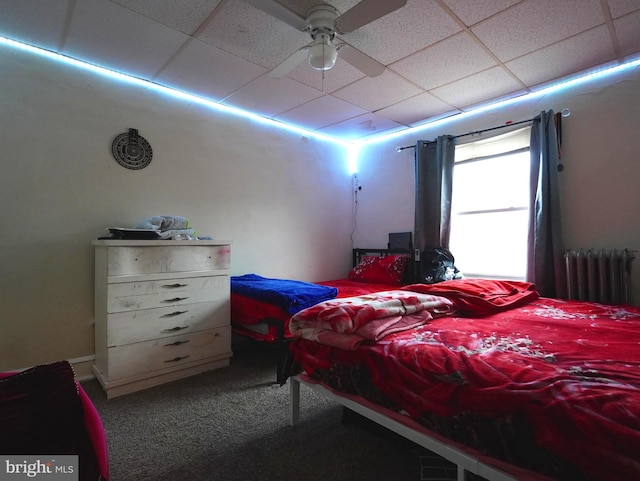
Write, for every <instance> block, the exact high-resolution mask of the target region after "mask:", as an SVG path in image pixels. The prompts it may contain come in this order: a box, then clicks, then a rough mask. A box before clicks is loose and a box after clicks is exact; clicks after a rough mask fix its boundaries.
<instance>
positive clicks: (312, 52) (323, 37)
mask: <svg viewBox="0 0 640 481" xmlns="http://www.w3.org/2000/svg"><path fill="white" fill-rule="evenodd" d="M339 15H340V12H338V10H336V9H335V8H333V7H332V6H331V5H318V6H316V7H313V8H312V9H310V10H309V13H308V14H307V23H308V24H309V26H310V27H309V29H310V32H309V33H310V34H311V38H312V39H313V45H312V46H311V47H309V65H311V67H313V68H314V69H316V70H329V69H331V68H332V67H333V66H334V65H335V63H336V60H337V58H338V49H337V48H336V46H335V45H334V44H333V39H334V38H335V36H336V31H335V23H336V18H338V16H339Z"/></svg>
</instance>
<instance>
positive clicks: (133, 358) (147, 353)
mask: <svg viewBox="0 0 640 481" xmlns="http://www.w3.org/2000/svg"><path fill="white" fill-rule="evenodd" d="M230 340H231V328H230V327H229V326H226V327H220V328H216V329H209V330H207V331H199V332H195V333H192V334H185V335H177V336H171V337H168V338H164V339H156V340H153V341H145V342H138V343H135V344H127V345H124V346H117V347H111V348H109V361H108V373H107V375H108V376H109V378H110V379H121V378H126V377H131V376H136V375H139V374H145V373H151V372H154V371H162V370H165V369H172V368H175V367H179V366H180V365H182V364H187V363H189V362H192V361H197V360H199V359H205V358H208V357H215V356H223V355H225V354H227V353H229V346H230Z"/></svg>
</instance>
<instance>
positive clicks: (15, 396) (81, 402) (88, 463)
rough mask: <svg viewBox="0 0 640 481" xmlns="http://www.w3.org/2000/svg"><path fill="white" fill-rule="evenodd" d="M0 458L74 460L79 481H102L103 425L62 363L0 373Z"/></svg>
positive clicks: (105, 473) (105, 456)
mask: <svg viewBox="0 0 640 481" xmlns="http://www.w3.org/2000/svg"><path fill="white" fill-rule="evenodd" d="M0 427H1V428H0V454H2V455H42V456H50V455H74V454H75V455H78V461H79V466H78V472H79V479H80V481H85V480H87V481H96V480H98V481H107V480H108V479H109V462H108V452H107V443H106V438H105V433H104V429H103V425H102V421H101V419H100V416H99V415H98V412H97V411H96V409H95V407H94V405H93V403H92V402H91V400H90V399H89V396H88V395H87V393H86V392H85V391H84V389H82V386H81V385H80V383H78V382H77V380H76V378H75V373H74V372H73V368H72V367H71V365H70V364H69V363H68V362H67V361H59V362H54V363H51V364H43V365H39V366H35V367H33V368H31V369H27V370H25V371H22V372H17V373H16V372H11V373H0Z"/></svg>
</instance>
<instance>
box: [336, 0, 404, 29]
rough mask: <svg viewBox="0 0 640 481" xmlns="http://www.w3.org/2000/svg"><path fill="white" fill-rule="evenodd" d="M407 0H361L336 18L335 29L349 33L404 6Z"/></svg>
mask: <svg viewBox="0 0 640 481" xmlns="http://www.w3.org/2000/svg"><path fill="white" fill-rule="evenodd" d="M406 4H407V0H362V1H361V2H360V3H358V4H357V5H356V6H355V7H353V8H350V9H349V10H347V11H346V12H344V13H343V14H342V15H340V16H339V17H338V18H337V19H336V24H337V25H336V30H337V31H338V32H339V33H349V32H353V31H354V30H357V29H359V28H360V27H362V26H364V25H366V24H368V23H371V22H373V21H374V20H377V19H379V18H380V17H384V16H385V15H387V14H389V13H391V12H393V11H394V10H397V9H399V8H400V7H404V6H405V5H406Z"/></svg>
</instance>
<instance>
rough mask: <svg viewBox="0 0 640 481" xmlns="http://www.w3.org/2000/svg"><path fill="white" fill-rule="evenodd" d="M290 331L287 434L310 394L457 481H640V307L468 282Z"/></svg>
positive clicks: (384, 296)
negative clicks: (390, 436)
mask: <svg viewBox="0 0 640 481" xmlns="http://www.w3.org/2000/svg"><path fill="white" fill-rule="evenodd" d="M398 306H400V307H398ZM402 308H404V309H405V311H406V312H407V313H408V315H409V316H410V317H411V318H412V319H411V321H410V322H409V321H407V320H406V319H404V320H403V317H405V316H404V315H403V314H402ZM372 322H373V325H370V323H372ZM403 326H406V329H405V328H403ZM394 327H398V329H395V330H394V329H393V328H394ZM385 329H386V331H385ZM290 330H291V332H292V334H293V336H294V338H295V339H294V340H293V341H292V342H291V344H290V361H291V362H290V363H289V366H288V368H287V372H286V375H287V376H291V378H290V384H291V395H292V398H291V406H292V412H291V422H292V424H297V423H298V422H299V416H300V413H299V409H300V405H299V398H298V396H299V390H300V384H305V385H308V386H309V387H311V388H312V389H314V390H317V391H320V392H323V393H324V394H326V395H328V396H330V397H332V398H334V399H335V400H337V401H338V402H340V403H342V404H343V405H344V406H346V407H348V408H349V409H352V410H354V411H356V412H358V413H360V414H362V415H364V416H366V417H368V418H370V419H372V420H374V421H375V422H377V423H379V424H382V425H384V426H386V427H388V428H390V429H392V430H393V431H396V432H398V433H400V434H402V435H404V436H405V437H407V438H409V439H411V440H412V441H415V442H417V443H419V444H420V445H422V446H424V447H426V448H427V449H429V450H431V451H433V452H435V453H437V454H439V455H441V456H443V457H445V458H446V459H448V460H450V461H452V462H454V463H456V464H457V466H458V468H457V469H458V479H459V480H461V481H462V480H464V479H467V478H466V477H465V474H466V473H469V472H470V473H474V474H476V475H479V476H482V477H483V478H484V479H489V480H496V481H499V480H500V481H501V480H538V481H540V480H549V479H556V480H562V481H574V480H576V481H577V480H605V481H608V480H611V481H613V480H621V479H640V307H634V306H630V305H604V304H596V303H589V302H581V301H566V300H558V299H550V298H542V297H540V296H539V295H538V293H537V291H536V290H535V287H534V286H533V285H532V284H528V283H525V282H516V281H495V280H480V279H465V280H454V281H446V282H441V283H437V284H433V285H426V284H412V285H408V286H404V287H402V288H401V289H397V290H393V291H387V292H379V293H374V294H370V295H368V296H366V298H360V299H334V300H331V301H326V302H323V303H321V304H317V305H315V306H312V307H310V308H307V309H304V310H302V311H300V312H299V313H297V314H296V315H295V316H293V318H292V319H291V321H290ZM345 335H346V337H342V336H345Z"/></svg>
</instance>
